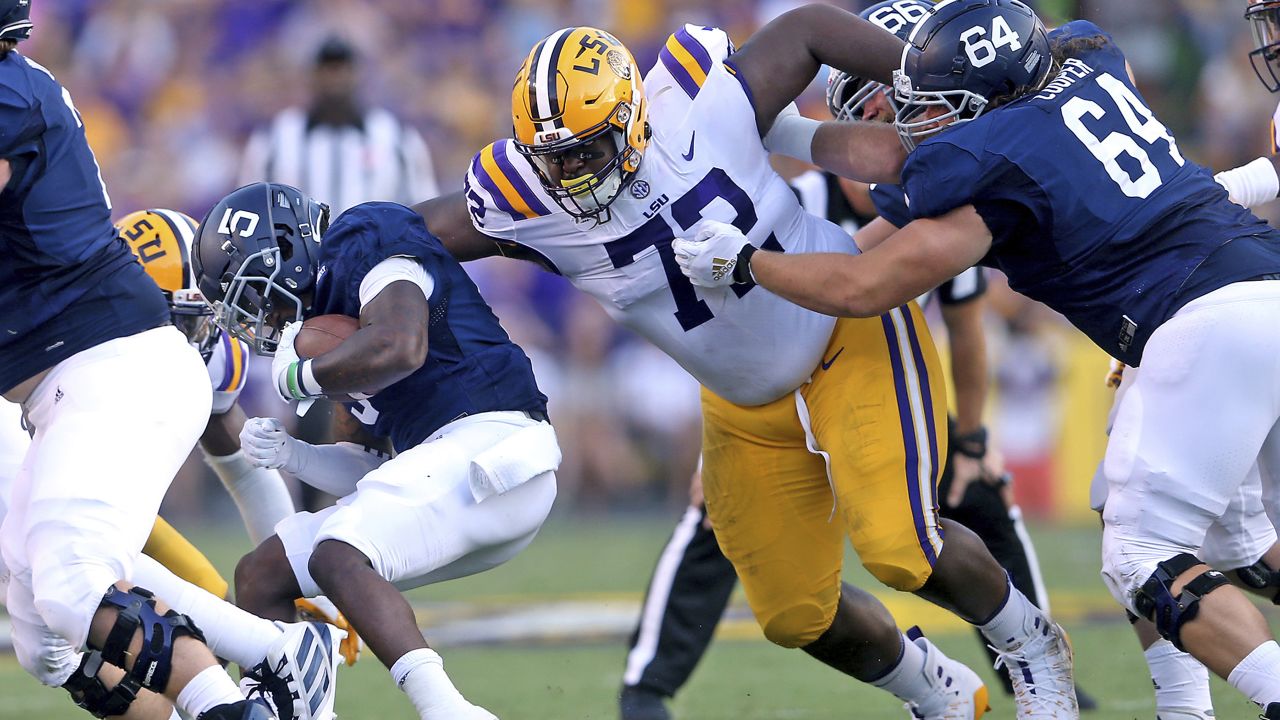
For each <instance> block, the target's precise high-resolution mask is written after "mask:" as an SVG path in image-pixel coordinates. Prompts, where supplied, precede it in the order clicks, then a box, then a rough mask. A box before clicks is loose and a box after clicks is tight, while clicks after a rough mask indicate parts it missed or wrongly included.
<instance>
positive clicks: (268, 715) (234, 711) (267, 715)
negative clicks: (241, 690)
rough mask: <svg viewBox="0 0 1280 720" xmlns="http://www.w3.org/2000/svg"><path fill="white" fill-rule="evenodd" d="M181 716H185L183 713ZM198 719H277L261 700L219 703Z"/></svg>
mask: <svg viewBox="0 0 1280 720" xmlns="http://www.w3.org/2000/svg"><path fill="white" fill-rule="evenodd" d="M183 717H186V716H185V715H183ZM200 720H278V718H277V717H276V714H275V713H273V712H271V707H270V706H269V705H268V704H267V703H266V702H264V701H263V700H258V699H255V700H241V701H240V702H235V703H227V704H226V705H219V706H217V707H215V708H213V709H211V710H208V711H206V712H203V713H201V714H200Z"/></svg>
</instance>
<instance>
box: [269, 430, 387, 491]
mask: <svg viewBox="0 0 1280 720" xmlns="http://www.w3.org/2000/svg"><path fill="white" fill-rule="evenodd" d="M295 442H296V443H297V444H296V445H295V446H294V449H293V457H292V458H291V459H290V462H289V463H288V464H286V465H285V466H284V469H285V470H286V471H288V472H289V473H291V474H292V475H293V476H294V477H296V478H298V480H299V481H301V482H304V483H306V484H308V485H310V486H311V487H313V488H316V489H317V490H322V491H324V492H327V493H329V494H330V495H337V496H338V497H343V496H345V495H350V494H351V493H352V492H354V491H355V487H356V483H357V482H359V481H360V478H363V477H364V476H365V475H368V474H369V473H370V472H372V471H374V470H376V469H377V468H378V467H379V466H381V465H382V463H384V462H386V461H387V460H389V459H390V458H391V456H390V455H388V454H386V453H384V452H380V451H378V450H375V449H373V448H367V447H364V446H361V445H357V444H355V443H347V442H339V443H330V444H326V445H312V444H310V443H307V442H303V441H301V440H297V441H295Z"/></svg>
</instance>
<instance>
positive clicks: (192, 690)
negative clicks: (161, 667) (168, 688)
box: [174, 665, 244, 717]
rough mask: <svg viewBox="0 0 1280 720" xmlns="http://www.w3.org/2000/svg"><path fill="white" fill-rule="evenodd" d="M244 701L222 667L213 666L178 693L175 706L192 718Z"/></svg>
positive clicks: (202, 671) (192, 679)
mask: <svg viewBox="0 0 1280 720" xmlns="http://www.w3.org/2000/svg"><path fill="white" fill-rule="evenodd" d="M241 700H244V696H243V695H241V694H240V689H239V688H238V687H236V683H235V681H234V680H232V679H231V676H230V675H228V674H227V671H226V670H223V669H222V666H221V665H211V666H209V667H207V668H205V669H204V670H201V671H200V672H199V674H197V675H196V676H195V677H193V678H191V682H189V683H187V686H186V687H184V688H182V690H181V691H179V692H178V699H177V701H175V703H174V704H175V705H177V706H178V707H179V708H181V709H182V711H183V712H185V713H187V714H188V715H190V716H192V717H200V715H201V714H203V713H205V712H208V711H209V710H212V709H213V708H215V707H217V706H219V705H226V704H228V703H235V702H240V701H241Z"/></svg>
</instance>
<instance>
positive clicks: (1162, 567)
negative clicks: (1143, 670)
mask: <svg viewBox="0 0 1280 720" xmlns="http://www.w3.org/2000/svg"><path fill="white" fill-rule="evenodd" d="M1202 564H1203V563H1202V562H1201V560H1200V559H1199V558H1197V557H1196V556H1194V555H1189V554H1187V553H1182V554H1181V555H1176V556H1174V557H1172V558H1170V559H1168V560H1165V561H1163V562H1161V563H1160V564H1159V565H1156V571H1155V572H1154V573H1153V574H1152V575H1151V577H1150V578H1149V579H1148V580H1147V581H1146V582H1145V583H1143V585H1142V588H1141V589H1140V590H1138V593H1137V595H1135V596H1134V599H1133V604H1134V607H1135V609H1137V610H1138V612H1139V613H1141V614H1142V615H1143V616H1144V617H1146V618H1147V619H1148V620H1151V621H1152V622H1154V623H1155V624H1156V631H1158V632H1159V633H1160V637H1162V638H1164V639H1165V640H1168V641H1169V642H1171V643H1173V646H1174V647H1176V648H1178V649H1179V650H1181V651H1183V652H1186V648H1184V647H1183V646H1182V638H1181V634H1182V626H1183V625H1185V624H1186V623H1188V622H1190V621H1192V620H1194V619H1195V617H1196V614H1197V613H1198V612H1199V611H1200V599H1201V598H1203V597H1204V596H1205V595H1208V594H1209V593H1211V592H1213V591H1214V590H1217V589H1218V588H1220V587H1222V586H1223V585H1227V584H1229V582H1228V580H1227V578H1226V576H1225V575H1223V574H1222V573H1220V572H1218V571H1217V570H1208V571H1206V572H1205V573H1203V574H1201V575H1199V576H1197V577H1196V578H1195V579H1194V580H1192V581H1191V582H1189V583H1187V584H1186V585H1184V586H1183V588H1182V592H1180V593H1178V595H1177V597H1174V595H1173V593H1172V592H1171V591H1170V589H1169V588H1171V587H1172V586H1173V582H1174V580H1175V579H1176V578H1177V577H1178V576H1179V575H1181V574H1182V573H1184V572H1186V571H1187V570H1190V569H1191V568H1193V567H1195V566H1196V565H1202Z"/></svg>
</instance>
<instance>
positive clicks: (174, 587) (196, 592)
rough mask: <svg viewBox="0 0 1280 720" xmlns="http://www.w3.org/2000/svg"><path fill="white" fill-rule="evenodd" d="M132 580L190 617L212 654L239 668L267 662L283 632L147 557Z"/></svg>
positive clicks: (140, 558)
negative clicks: (271, 650)
mask: <svg viewBox="0 0 1280 720" xmlns="http://www.w3.org/2000/svg"><path fill="white" fill-rule="evenodd" d="M133 581H134V582H135V583H137V584H138V585H141V586H142V587H144V588H146V589H148V590H150V591H151V592H153V593H155V594H156V597H158V598H160V599H161V600H163V601H164V603H165V604H166V605H168V606H169V607H171V608H173V609H174V610H177V611H178V612H180V613H182V614H183V615H189V616H190V617H191V619H192V621H194V622H195V624H196V627H198V628H200V632H202V633H204V637H205V642H206V643H207V644H208V645H209V649H210V650H212V651H213V654H214V655H217V656H218V657H220V658H222V659H224V660H230V661H231V662H233V663H235V664H237V665H239V666H240V667H244V668H251V667H253V666H254V665H257V664H258V663H260V662H262V661H263V660H264V659H266V657H267V650H268V649H270V647H271V643H272V642H273V641H274V640H275V639H276V638H278V637H280V633H281V632H283V631H282V630H281V629H280V628H278V627H276V625H275V623H273V622H271V621H270V620H263V619H262V618H260V617H258V616H257V615H254V614H252V613H248V612H245V611H244V610H241V609H240V608H238V607H236V606H235V605H232V604H231V603H229V602H227V601H226V600H223V599H222V598H219V597H216V596H214V595H213V594H212V593H209V592H208V591H206V590H204V589H203V588H200V587H197V586H195V585H192V584H191V583H189V582H187V581H186V580H183V579H182V578H180V577H178V576H177V575H174V574H173V573H172V572H169V570H168V569H167V568H165V567H164V566H163V565H161V564H160V563H158V562H156V561H155V560H153V559H151V558H150V557H147V556H146V555H139V556H138V562H137V564H136V565H135V566H134V571H133Z"/></svg>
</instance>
